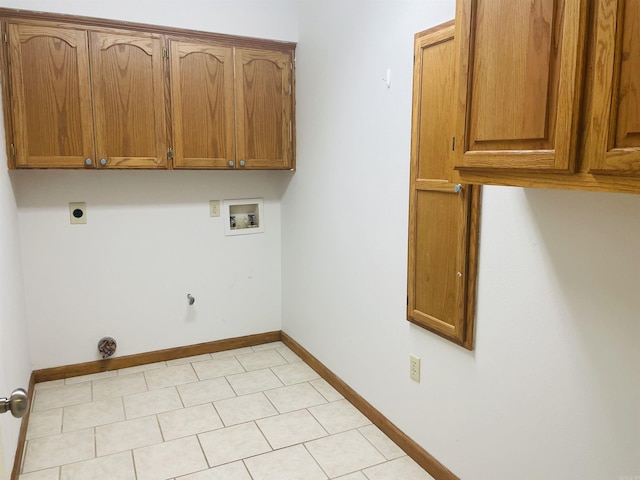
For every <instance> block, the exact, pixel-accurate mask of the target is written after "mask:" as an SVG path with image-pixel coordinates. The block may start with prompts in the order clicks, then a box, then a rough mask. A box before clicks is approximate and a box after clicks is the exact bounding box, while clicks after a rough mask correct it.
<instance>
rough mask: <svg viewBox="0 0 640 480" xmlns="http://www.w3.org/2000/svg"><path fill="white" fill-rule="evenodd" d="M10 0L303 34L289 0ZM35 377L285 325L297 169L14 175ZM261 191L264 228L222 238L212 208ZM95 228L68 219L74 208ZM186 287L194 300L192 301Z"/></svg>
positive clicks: (250, 31)
mask: <svg viewBox="0 0 640 480" xmlns="http://www.w3.org/2000/svg"><path fill="white" fill-rule="evenodd" d="M0 3H1V6H4V7H11V8H18V7H19V8H21V9H30V10H39V11H49V12H58V13H67V14H75V15H87V16H95V17H105V18H116V19H121V20H130V21H138V22H143V23H151V24H162V25H173V26H177V27H182V28H191V29H201V30H208V31H214V32H222V33H231V34H237V35H246V36H254V37H262V38H273V39H277V40H285V41H296V40H297V4H296V2H294V1H291V0H288V1H285V0H269V1H257V0H234V1H229V0H219V1H210V2H203V1H198V0H183V1H180V2H167V1H163V2H158V1H137V2H131V1H125V0H113V1H109V2H104V1H63V0H55V1H45V0H19V1H18V0H16V1H7V0H4V1H2V2H0ZM11 175H12V178H13V179H14V181H15V184H16V191H17V199H18V209H19V218H20V230H21V235H22V261H23V265H24V277H25V290H26V299H27V316H28V323H29V343H30V347H31V361H32V366H33V368H34V369H38V368H45V367H52V366H58V365H66V364H71V363H77V362H84V361H90V360H95V359H97V358H99V357H98V352H97V348H96V345H97V342H98V340H99V339H100V338H101V337H102V336H104V335H111V336H113V337H114V338H115V339H116V340H117V342H118V351H117V354H118V355H126V354H132V353H139V352H146V351H151V350H156V349H161V348H168V347H176V346H181V345H190V344H194V343H200V342H207V341H212V340H217V339H222V338H229V337H235V336H241V335H247V334H253V333H260V332H265V331H272V330H279V329H280V328H281V259H280V249H281V240H280V201H281V197H282V193H283V191H284V189H285V188H286V184H287V182H288V180H289V178H290V177H291V173H290V172H224V171H223V172H215V171H207V172H196V171H191V172H178V171H174V172H167V171H160V172H153V171H137V172H121V171H120V172H119V171H16V172H12V174H11ZM254 197H262V198H264V202H265V205H264V206H265V212H264V220H265V232H264V233H263V234H256V235H243V236H237V237H225V236H224V224H223V219H222V217H220V218H210V217H209V207H208V202H209V200H214V199H218V200H222V199H232V198H254ZM76 201H80V202H86V203H87V210H88V211H87V215H88V217H87V218H88V223H87V225H70V224H69V211H68V203H69V202H76ZM187 293H191V294H192V295H194V296H195V297H196V303H195V305H194V306H193V307H191V308H188V306H187V299H186V295H187Z"/></svg>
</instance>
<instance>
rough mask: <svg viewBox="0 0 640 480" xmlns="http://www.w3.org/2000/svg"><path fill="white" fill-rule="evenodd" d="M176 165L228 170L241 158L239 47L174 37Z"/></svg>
mask: <svg viewBox="0 0 640 480" xmlns="http://www.w3.org/2000/svg"><path fill="white" fill-rule="evenodd" d="M169 60H170V64H171V105H172V124H173V137H174V142H173V145H174V157H173V165H174V167H175V168H228V167H229V162H235V144H234V141H235V139H234V121H235V118H234V115H235V114H234V102H233V50H232V49H231V47H220V46H215V45H207V44H202V43H194V42H188V41H183V40H180V41H177V40H171V41H170V47H169Z"/></svg>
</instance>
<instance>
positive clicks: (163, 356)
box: [32, 330, 280, 383]
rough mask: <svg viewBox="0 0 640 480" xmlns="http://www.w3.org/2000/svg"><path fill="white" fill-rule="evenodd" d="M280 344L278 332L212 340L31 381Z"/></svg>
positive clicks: (37, 375) (69, 368)
mask: <svg viewBox="0 0 640 480" xmlns="http://www.w3.org/2000/svg"><path fill="white" fill-rule="evenodd" d="M278 340H280V331H279V330H278V331H274V332H266V333H258V334H255V335H246V336H244V337H235V338H228V339H224V340H215V341H213V342H206V343H198V344H195V345H187V346H184V347H175V348H166V349H164V350H155V351H153V352H145V353H136V354H133V355H126V356H124V357H115V358H106V359H104V360H95V361H93V362H85V363H76V364H73V365H65V366H62V367H53V368H44V369H41V370H34V372H33V375H32V377H34V379H35V383H39V382H48V381H50V380H60V379H62V378H69V377H78V376H80V375H89V374H91V373H99V372H106V371H109V370H119V369H121V368H128V367H136V366H138V365H144V364H146V363H154V362H164V361H167V360H175V359H176V358H184V357H192V356H195V355H202V354H204V353H215V352H221V351H223V350H233V349H235V348H242V347H251V346H253V345H260V344H262V343H270V342H277V341H278Z"/></svg>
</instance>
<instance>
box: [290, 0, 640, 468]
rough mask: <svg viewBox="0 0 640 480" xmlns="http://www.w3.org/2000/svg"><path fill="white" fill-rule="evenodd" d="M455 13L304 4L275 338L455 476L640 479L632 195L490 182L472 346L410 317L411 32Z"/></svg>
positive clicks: (421, 5) (639, 227) (639, 213)
mask: <svg viewBox="0 0 640 480" xmlns="http://www.w3.org/2000/svg"><path fill="white" fill-rule="evenodd" d="M453 14H454V1H453V0H449V1H442V2H435V1H432V2H424V1H398V0H395V1H394V0H386V1H355V0H354V1H350V2H323V1H319V0H318V1H312V0H309V1H304V2H301V4H300V23H299V35H300V36H299V44H298V54H297V55H298V61H297V95H298V110H297V115H298V117H297V127H298V128H297V131H298V170H297V172H296V174H295V176H294V178H293V179H292V181H291V183H290V185H289V187H288V189H287V191H286V193H285V196H284V199H283V204H282V205H283V211H282V218H283V234H282V235H283V246H282V250H283V329H284V330H285V331H286V332H287V333H289V334H290V335H292V336H293V338H295V339H296V340H298V341H299V342H300V343H301V344H302V345H303V346H304V347H306V348H307V349H308V350H310V351H311V353H312V354H314V355H316V356H317V357H318V358H319V359H320V360H321V361H322V362H324V363H325V364H326V365H327V366H328V367H329V368H331V369H332V370H333V371H334V372H335V373H337V374H338V375H339V376H340V377H341V378H342V379H344V380H345V381H346V382H347V383H348V384H350V385H351V386H352V387H354V388H355V389H356V391H358V392H359V393H360V394H362V395H363V396H364V397H365V398H366V399H367V400H369V401H370V402H371V403H372V404H373V405H374V406H375V407H376V408H378V409H379V410H380V411H381V412H382V413H383V414H384V415H386V416H387V417H388V418H389V419H390V420H391V421H393V422H394V423H395V424H396V425H398V426H399V427H400V428H401V429H402V430H403V431H405V432H406V433H407V434H408V435H409V436H411V437H412V438H413V439H415V440H416V441H418V442H419V443H420V444H421V445H422V446H423V447H424V448H425V449H426V450H428V451H429V452H430V453H432V454H433V455H434V456H435V457H436V458H438V459H439V460H440V461H441V462H442V463H443V464H444V465H446V466H447V467H448V468H450V469H451V470H452V471H453V472H454V473H456V474H457V475H458V476H459V477H460V478H463V479H465V480H471V479H482V480H484V479H486V480H495V479H519V480H527V479H531V480H539V479H551V478H554V479H556V478H567V479H593V480H596V479H598V480H600V479H605V478H607V479H615V480H618V479H619V477H621V476H624V475H636V476H637V475H640V440H639V439H640V435H639V434H638V432H640V415H638V410H637V405H639V404H640V376H639V375H638V365H640V349H638V343H639V341H640V319H639V318H638V317H639V316H640V315H639V312H640V295H638V286H639V285H640V251H639V250H638V238H640V195H635V196H633V195H621V194H605V193H586V192H563V191H547V190H524V189H519V188H507V187H490V188H486V189H485V192H484V198H483V200H484V205H483V212H482V226H481V227H482V233H481V235H482V236H481V254H480V273H479V298H478V312H477V326H476V347H475V351H474V352H468V351H466V350H464V349H462V348H460V347H458V346H455V345H453V344H451V343H449V342H446V341H445V340H443V339H441V338H439V337H437V336H435V335H433V334H431V333H429V332H427V331H424V330H423V329H421V328H419V327H416V326H414V325H412V324H409V323H408V322H407V321H406V320H405V302H406V258H407V215H408V184H409V153H410V118H411V75H412V44H413V34H414V33H415V32H418V31H420V30H423V29H425V28H427V27H430V26H433V25H435V24H438V23H440V22H442V21H445V20H448V19H450V18H452V17H453ZM388 67H390V68H391V69H392V82H393V85H392V87H391V89H390V90H387V88H386V86H385V85H384V83H383V81H382V77H383V76H384V73H385V71H386V68H388ZM410 353H414V354H417V355H419V356H420V357H421V358H422V369H423V371H422V382H421V383H420V384H416V383H414V382H412V381H411V380H409V374H408V363H409V362H408V357H409V354H410Z"/></svg>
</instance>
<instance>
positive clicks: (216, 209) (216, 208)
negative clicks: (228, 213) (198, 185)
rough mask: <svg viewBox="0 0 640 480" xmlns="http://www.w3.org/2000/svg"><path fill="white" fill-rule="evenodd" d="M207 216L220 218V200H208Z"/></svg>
mask: <svg viewBox="0 0 640 480" xmlns="http://www.w3.org/2000/svg"><path fill="white" fill-rule="evenodd" d="M209 216H211V217H219V216H220V200H209Z"/></svg>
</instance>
